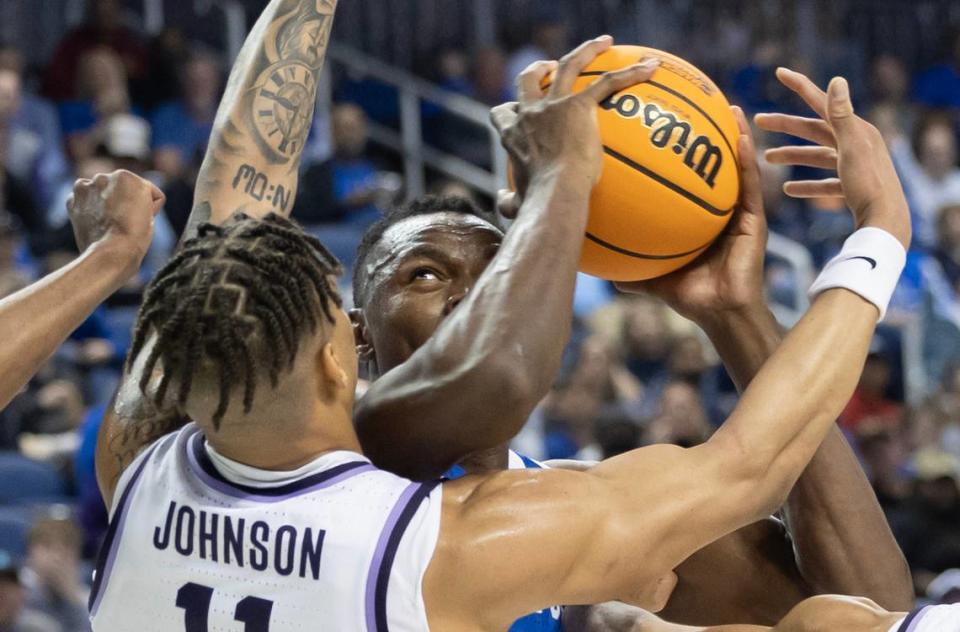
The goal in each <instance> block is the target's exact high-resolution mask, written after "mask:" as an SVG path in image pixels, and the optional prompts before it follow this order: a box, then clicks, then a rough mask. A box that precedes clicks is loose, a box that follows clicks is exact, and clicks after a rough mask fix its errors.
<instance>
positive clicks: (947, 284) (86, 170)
mask: <svg viewBox="0 0 960 632" xmlns="http://www.w3.org/2000/svg"><path fill="white" fill-rule="evenodd" d="M735 26H736V25H732V26H731V27H730V29H731V30H730V31H729V32H728V33H726V35H724V36H723V37H721V41H722V42H725V43H726V44H725V45H726V46H727V48H735V47H734V46H733V45H732V44H731V43H730V42H739V47H740V48H738V50H740V54H739V55H735V56H732V57H731V62H730V64H728V65H727V66H722V65H721V66H718V68H720V70H721V71H722V72H719V74H717V75H716V76H715V78H716V79H717V80H718V82H719V83H720V84H721V86H722V87H723V88H724V90H725V91H726V93H727V94H728V96H729V97H730V99H731V101H733V102H736V103H739V104H740V105H742V106H743V107H744V108H745V109H746V110H747V111H748V112H750V113H754V112H758V111H770V110H776V111H787V112H800V111H801V109H800V107H799V104H798V103H797V102H795V101H794V100H792V99H790V98H788V97H787V95H786V93H785V91H783V90H782V89H780V88H778V86H777V84H776V83H775V82H773V81H771V77H772V69H773V68H775V67H776V66H778V65H781V64H788V63H789V64H790V65H792V66H793V67H797V68H798V69H801V70H807V71H810V72H812V73H813V74H814V75H815V76H816V75H817V71H818V70H820V69H818V68H812V67H809V66H810V63H809V62H808V61H806V60H804V59H802V58H797V57H795V56H793V55H792V54H791V51H790V50H789V47H787V46H785V45H783V44H782V43H779V42H777V41H775V40H771V39H770V38H766V37H761V36H759V35H757V36H754V35H752V34H750V33H747V34H739V35H738V32H736V29H735V28H734V27H735ZM938 36H942V37H943V38H944V42H945V45H944V47H943V54H942V55H941V57H940V61H939V62H937V63H936V64H933V65H927V66H925V67H919V68H912V67H910V66H909V64H908V63H906V61H905V60H903V59H901V58H900V57H898V56H897V55H896V54H895V53H883V54H878V55H877V56H876V57H875V58H873V59H872V60H870V61H869V68H870V71H869V74H868V76H866V77H860V78H859V79H860V81H859V82H858V83H859V84H861V85H862V86H863V87H864V89H862V90H860V91H859V96H860V97H861V99H860V101H859V103H858V104H857V105H858V107H859V109H860V111H861V112H864V113H868V115H869V117H870V119H871V120H872V121H873V122H874V123H875V124H876V125H877V127H879V128H880V129H881V131H882V132H883V134H884V136H885V138H886V139H887V142H888V143H889V146H890V148H891V150H892V153H893V155H894V158H895V160H896V166H897V168H898V170H899V172H900V174H901V176H902V179H903V183H904V185H905V188H906V192H907V195H908V198H909V201H910V204H911V209H912V212H913V215H914V218H915V245H914V248H913V249H912V251H911V252H910V255H909V261H908V267H907V271H906V273H905V274H904V279H903V281H902V283H901V286H900V288H899V289H898V292H897V294H896V297H895V300H894V304H893V306H892V308H891V311H890V315H889V316H888V323H889V324H888V326H886V327H884V328H882V329H881V331H880V332H879V333H878V336H877V338H876V340H875V341H874V345H873V348H872V350H871V353H870V356H869V358H868V360H867V364H866V367H865V369H864V372H863V375H862V377H861V380H860V385H859V387H858V388H857V391H856V394H855V395H854V397H853V399H852V400H851V402H850V404H849V405H848V407H847V409H846V410H845V411H844V413H843V415H842V417H841V419H840V420H839V423H840V425H841V427H842V428H843V430H844V432H845V433H847V435H848V437H849V438H850V440H851V442H852V444H853V445H854V446H855V448H856V449H857V451H858V453H859V455H860V457H861V459H862V462H863V464H864V466H865V469H866V470H867V472H868V475H869V477H870V479H871V481H872V482H873V484H874V487H875V489H876V490H877V493H878V495H879V497H880V500H881V503H882V505H883V507H884V509H885V510H886V511H887V515H888V517H889V519H890V522H891V525H892V526H893V528H894V531H895V533H896V535H897V537H898V539H899V541H900V543H901V545H902V547H903V549H904V552H905V553H906V555H907V558H908V560H909V562H910V564H911V567H912V568H913V570H914V577H915V580H916V588H917V594H918V597H919V598H921V599H928V600H931V601H950V600H960V570H951V569H960V302H958V292H960V155H958V146H957V143H958V140H960V137H958V129H960V30H957V31H950V30H949V28H948V25H944V29H943V33H941V34H938ZM718 37H719V35H718ZM510 40H511V41H505V42H504V44H503V46H483V47H479V48H477V49H474V50H468V49H467V48H460V47H456V46H444V47H443V48H442V49H441V50H437V51H434V54H433V55H431V57H430V59H431V60H432V62H431V63H430V64H428V65H426V66H425V67H423V68H421V74H422V75H423V76H424V78H426V79H428V80H430V81H432V82H434V83H435V84H437V85H439V86H440V87H441V88H443V89H444V90H447V91H450V92H452V93H456V94H460V95H464V96H467V97H470V98H472V99H475V100H477V101H479V102H481V103H483V104H486V105H493V104H497V103H499V102H502V101H504V100H508V99H511V98H512V96H513V82H512V77H514V76H515V75H516V74H517V73H518V72H519V71H520V70H521V69H522V68H523V67H524V66H526V65H527V64H528V63H529V62H531V61H533V60H536V59H541V58H556V57H558V56H559V55H561V54H562V53H563V52H565V50H567V49H568V48H569V47H570V46H571V44H573V43H574V42H573V33H572V30H571V26H570V23H569V18H568V17H567V16H565V15H564V14H563V13H562V12H560V11H557V10H549V11H544V12H542V13H540V14H538V15H537V16H535V19H533V20H532V22H531V24H530V25H529V28H528V29H526V30H525V31H524V37H522V38H517V37H512V38H510ZM514 40H515V41H514ZM722 48H723V47H721V49H722ZM228 62H229V60H228V59H226V56H225V54H224V53H223V51H220V50H216V49H211V48H207V47H206V46H205V45H201V44H197V43H195V42H193V41H191V40H189V39H188V38H187V36H186V35H185V34H184V32H183V31H182V30H178V29H176V28H168V29H166V30H164V31H162V32H161V33H159V34H157V35H154V36H147V35H145V34H144V33H142V32H140V31H139V30H137V29H135V28H133V27H131V26H129V25H128V23H127V21H126V20H125V14H124V12H123V7H122V3H121V2H120V1H119V0H89V1H88V7H87V13H86V18H85V20H84V22H83V23H81V24H80V25H78V26H76V27H75V28H73V29H72V30H70V31H68V32H66V33H64V35H63V37H62V40H61V41H60V43H59V45H58V46H57V47H56V50H55V52H54V53H53V55H52V56H51V57H50V59H48V60H46V61H45V63H44V64H43V65H41V66H38V65H36V64H30V63H27V61H26V58H25V55H24V52H23V51H22V50H18V49H17V48H15V47H13V46H10V45H4V44H3V43H2V42H0V298H2V297H4V296H8V295H9V294H11V293H13V292H15V291H17V290H18V289H21V288H23V287H25V286H26V285H27V284H29V283H30V282H31V281H33V280H36V279H37V278H39V277H40V276H42V275H43V274H46V273H48V272H50V271H53V270H55V269H57V268H58V267H60V266H62V265H63V264H64V263H65V262H67V261H69V260H70V258H71V257H73V256H74V255H75V249H74V248H75V247H74V245H73V239H72V233H71V229H70V226H69V222H68V219H67V214H66V209H65V202H66V198H67V196H68V195H69V193H70V190H71V185H72V182H73V180H74V179H75V178H79V177H88V176H91V175H92V174H94V173H97V172H105V171H111V170H114V169H117V168H125V169H130V170H132V171H134V172H136V173H139V174H141V175H145V176H146V177H148V178H149V179H151V180H152V181H154V182H155V183H156V184H158V185H159V186H161V188H163V190H164V191H165V192H166V194H167V199H168V202H167V206H166V208H165V209H164V211H163V213H162V214H161V216H160V217H159V218H158V221H157V230H156V239H155V243H154V246H153V249H152V251H151V253H150V255H149V256H148V258H147V260H146V262H145V264H144V266H143V269H142V270H141V274H140V275H139V277H138V278H137V279H136V280H135V281H134V282H132V283H131V284H130V285H129V287H127V288H125V289H124V290H123V291H121V292H119V293H118V294H117V295H115V296H114V297H112V298H111V299H110V301H108V302H107V303H106V304H105V305H103V306H102V307H101V308H100V309H99V310H98V311H97V312H96V313H95V314H94V315H93V316H92V317H91V318H90V319H89V320H88V321H87V322H86V323H85V324H84V325H83V326H82V327H81V328H80V329H79V330H78V331H77V332H76V333H75V334H74V335H73V337H72V339H71V340H70V341H69V342H68V343H67V344H66V345H64V347H63V348H62V349H61V350H60V352H59V353H58V354H57V355H56V357H55V358H54V359H53V360H52V361H51V362H50V363H49V365H48V366H47V367H45V369H44V370H43V371H41V372H40V374H38V375H37V376H36V378H35V379H34V380H33V381H32V382H31V384H30V385H29V387H28V388H26V389H25V390H24V391H23V392H22V393H21V394H20V395H19V396H18V397H17V398H16V400H15V401H14V402H13V403H12V404H11V405H10V406H9V407H8V408H7V409H6V410H4V411H2V412H0V481H3V482H2V484H0V630H3V631H6V630H16V631H18V632H22V631H34V632H45V631H50V632H55V631H58V630H61V631H73V630H84V629H87V624H86V617H85V609H86V604H85V599H86V594H87V592H88V581H89V577H90V569H91V562H90V560H91V558H92V556H93V554H94V553H95V552H96V549H97V546H98V543H99V541H100V539H101V538H102V535H103V532H104V529H105V527H106V512H105V510H104V508H103V506H102V501H101V500H100V496H99V493H98V491H97V487H96V478H95V474H94V446H95V442H96V435H97V431H98V429H99V422H100V419H101V418H102V415H103V412H104V410H105V407H106V406H107V405H108V402H109V399H110V397H111V395H112V393H113V390H114V388H115V387H116V384H117V380H118V377H119V373H120V370H121V366H122V361H123V358H124V357H125V353H126V348H127V346H128V344H129V338H130V329H131V326H132V323H133V320H134V318H135V314H136V308H137V305H138V304H139V301H140V298H141V291H142V288H143V286H144V284H145V283H146V282H147V281H149V279H150V277H151V275H152V274H153V272H154V271H155V270H156V269H157V267H158V266H159V265H161V264H162V263H163V262H164V261H165V260H166V258H167V257H168V256H169V254H170V252H171V251H172V249H173V248H174V247H175V245H176V242H177V240H178V239H179V236H180V234H181V233H182V231H183V229H184V227H185V225H186V221H187V217H188V215H189V213H190V209H191V205H192V193H193V188H194V184H195V181H196V177H197V171H198V168H199V163H200V160H201V159H202V156H203V151H204V149H205V146H206V142H207V140H208V137H209V135H210V133H211V130H212V124H213V119H214V115H215V112H216V107H217V103H218V101H219V98H220V94H221V92H222V89H223V86H224V83H225V76H226V71H227V69H228ZM711 69H712V70H715V69H714V68H713V66H711ZM820 79H823V77H820ZM324 81H325V82H326V84H327V89H325V90H321V93H322V98H321V102H320V103H319V104H318V115H317V117H316V122H315V124H314V129H313V133H312V135H311V140H310V143H309V145H308V147H307V149H306V152H305V158H304V165H303V171H304V178H303V181H302V186H301V190H300V192H299V194H298V199H297V203H296V208H295V211H294V217H296V218H298V219H299V220H300V221H301V222H302V223H304V224H305V225H307V226H308V228H309V230H311V231H312V232H314V233H315V234H317V235H318V236H320V237H321V239H323V240H324V242H325V243H327V244H328V245H329V246H330V247H331V249H332V250H333V251H334V253H335V254H337V256H339V257H340V258H341V259H343V260H344V262H345V263H347V264H349V262H350V261H352V259H353V254H354V249H355V247H356V245H357V243H358V241H359V235H360V233H361V232H362V231H363V229H364V228H365V227H366V226H368V225H369V224H370V223H371V222H372V221H374V220H375V219H376V218H377V217H378V216H379V215H380V213H381V212H382V210H383V209H384V208H386V207H388V206H389V205H391V204H394V203H396V202H397V201H399V200H400V199H402V196H403V180H402V178H401V177H400V176H399V175H398V173H399V172H400V171H402V165H403V162H402V156H398V155H396V154H395V153H392V152H391V151H390V150H389V149H387V148H386V147H381V146H379V145H377V144H375V143H373V142H371V140H370V130H371V126H385V127H391V126H392V127H396V126H397V125H398V122H399V118H400V112H399V103H398V98H397V94H396V92H395V91H394V90H393V89H392V88H391V87H390V86H387V85H384V84H381V83H378V82H376V81H373V80H370V79H366V78H363V77H357V76H353V75H350V74H348V73H339V74H338V73H327V76H325V78H324ZM421 117H422V129H423V130H424V135H425V139H426V140H427V141H428V142H429V143H430V144H431V145H433V146H435V147H437V148H439V149H441V150H443V151H446V152H449V153H452V154H454V155H456V156H459V157H461V158H462V159H464V160H467V161H468V162H472V163H474V164H476V165H478V166H487V165H488V163H489V161H490V149H489V142H490V141H489V136H488V133H487V131H486V130H485V129H484V128H480V127H477V126H475V125H473V124H470V123H465V122H464V121H462V120H460V119H458V118H456V117H452V116H450V115H449V114H447V113H446V112H445V111H444V110H443V109H442V108H441V107H439V106H434V105H432V104H425V105H424V106H423V108H422V110H421ZM776 140H777V139H764V138H760V139H759V141H760V143H761V144H769V143H773V142H776ZM761 166H762V172H763V177H764V196H765V201H766V208H767V212H768V215H769V220H770V225H771V228H772V230H774V231H776V232H778V233H780V234H781V235H784V236H786V237H788V238H789V239H791V240H794V241H795V242H798V243H800V244H802V245H803V246H805V247H806V248H807V249H808V251H809V253H810V256H811V257H812V259H813V261H814V262H815V263H816V264H817V265H821V264H822V263H823V262H825V261H826V260H827V259H829V257H831V256H832V255H833V254H834V253H835V252H836V251H837V250H838V249H839V247H840V245H841V244H842V241H843V239H844V238H845V236H846V235H848V234H849V232H850V230H851V226H850V220H849V218H848V215H847V214H845V213H838V212H836V211H837V210H838V209H836V208H831V207H830V205H829V204H827V203H824V202H822V201H819V200H809V201H797V200H791V199H788V198H786V197H785V196H784V195H783V194H782V191H781V185H782V183H783V182H784V181H785V180H787V179H788V178H794V177H798V176H800V177H805V176H804V174H802V173H791V172H788V171H786V170H785V169H783V168H782V167H780V166H777V165H772V164H762V165H761ZM428 187H429V189H430V190H431V192H436V193H443V194H450V195H461V196H466V197H470V198H472V199H474V200H475V201H477V202H478V203H480V204H487V205H489V204H491V200H490V199H488V198H487V197H486V196H485V195H484V194H483V193H482V192H477V191H473V190H471V189H470V188H469V187H467V186H466V185H464V184H462V183H459V182H456V181H452V180H449V179H445V178H443V177H440V176H439V174H430V177H429V179H428ZM344 278H345V279H346V278H349V275H346V276H345V277H344ZM796 283H797V279H796V278H795V276H794V275H793V274H792V273H791V271H790V269H789V268H788V267H787V266H785V265H784V264H783V262H781V261H779V260H778V259H777V257H776V256H775V255H774V256H772V257H771V259H770V262H769V266H768V290H769V295H770V298H771V300H772V301H774V302H781V303H784V304H786V305H788V306H789V304H790V301H791V300H792V299H791V298H790V297H791V296H794V295H795V291H796V289H797V288H796V287H795V286H796ZM344 292H345V294H349V288H347V287H344ZM575 311H576V313H577V321H576V324H575V327H574V336H573V339H572V340H571V343H570V345H569V347H568V351H567V354H566V357H565V361H564V368H563V370H562V373H561V376H560V378H559V379H558V381H557V382H556V384H555V386H554V388H553V389H552V391H551V393H550V394H549V396H548V397H547V398H546V399H545V400H544V402H543V403H542V405H541V406H540V407H539V408H538V410H537V411H536V412H535V414H534V415H533V417H532V418H531V420H530V422H529V424H528V425H527V427H526V428H525V430H524V431H523V433H522V434H521V435H520V436H519V437H518V438H517V440H516V444H515V447H516V448H517V449H518V450H519V451H521V452H523V453H525V454H528V455H529V456H531V457H534V458H540V459H548V458H585V459H600V458H605V457H608V456H612V455H615V454H618V453H620V452H623V451H625V450H629V449H631V448H634V447H638V446H641V445H645V444H649V443H661V442H669V443H676V444H680V445H685V446H690V445H695V444H697V443H700V442H702V441H704V440H705V439H706V438H707V437H708V436H709V435H710V433H711V432H712V431H713V430H714V429H715V428H716V427H717V425H718V424H720V423H721V422H722V421H723V419H724V418H725V417H726V415H727V414H728V413H729V412H730V411H731V410H732V408H733V406H734V404H735V402H736V399H737V394H736V390H735V388H734V386H733V384H732V382H731V381H730V379H729V377H728V376H727V374H726V372H725V371H724V370H723V368H722V366H721V365H720V363H719V361H718V358H717V357H716V354H715V352H714V351H713V349H712V348H711V346H710V344H709V342H708V341H707V340H706V338H705V336H704V335H703V333H702V332H700V331H699V330H697V329H696V328H695V327H694V326H693V325H692V324H691V323H689V322H688V321H686V320H683V319H682V318H680V317H678V316H676V315H675V314H673V313H671V312H670V311H669V310H667V309H666V308H665V307H664V306H663V305H662V304H660V303H658V302H655V301H653V300H651V299H647V298H644V297H636V296H630V297H625V296H618V295H617V294H616V293H615V291H614V290H613V288H612V287H611V286H610V285H609V284H606V283H604V282H602V281H599V280H596V279H592V278H588V277H582V278H581V279H580V282H579V283H578V289H577V296H576V308H575ZM917 322H919V323H921V325H922V329H921V331H923V332H924V348H923V353H922V354H921V355H920V357H919V358H918V359H917V360H916V361H918V362H922V364H923V366H922V367H921V368H922V371H923V373H924V374H925V375H927V376H929V378H930V383H931V388H930V389H928V390H929V392H924V393H910V392H908V389H907V388H906V385H905V382H906V380H905V378H904V376H905V373H906V371H907V369H908V368H909V367H907V366H905V364H904V360H903V358H904V353H903V344H904V342H903V338H904V337H903V334H902V327H903V326H904V325H905V324H907V323H917ZM771 414H775V411H771Z"/></svg>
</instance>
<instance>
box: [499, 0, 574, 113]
mask: <svg viewBox="0 0 960 632" xmlns="http://www.w3.org/2000/svg"><path fill="white" fill-rule="evenodd" d="M537 11H538V13H537V15H536V16H534V19H533V25H532V26H531V29H530V39H529V44H526V45H525V46H523V47H521V48H519V49H517V50H516V51H514V52H513V54H512V55H510V57H509V59H508V60H507V66H506V73H507V86H506V88H507V89H508V90H509V91H510V95H511V100H512V99H515V98H516V85H515V80H516V78H517V77H519V76H520V73H521V72H523V71H524V69H525V68H526V67H527V66H529V65H530V64H532V63H533V62H535V61H540V60H541V59H560V57H561V56H562V55H563V54H564V52H565V51H567V50H568V49H569V46H568V40H569V37H570V33H569V29H568V28H567V23H566V21H565V20H564V19H563V16H562V15H561V14H560V10H559V9H558V8H556V6H555V5H554V4H553V3H542V4H540V5H539V6H538V8H537Z"/></svg>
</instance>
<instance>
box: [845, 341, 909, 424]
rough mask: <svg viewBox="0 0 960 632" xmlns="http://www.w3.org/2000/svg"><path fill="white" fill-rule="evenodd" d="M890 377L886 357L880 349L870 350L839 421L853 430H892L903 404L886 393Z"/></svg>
mask: <svg viewBox="0 0 960 632" xmlns="http://www.w3.org/2000/svg"><path fill="white" fill-rule="evenodd" d="M891 378H892V369H891V367H890V361H889V360H888V359H887V358H886V356H884V355H883V353H880V352H879V351H871V353H870V354H869V355H867V361H866V363H865V364H864V366H863V373H862V374H861V375H860V382H859V384H857V388H856V390H855V391H854V392H853V397H851V398H850V402H849V403H848V404H847V407H846V408H845V409H844V411H843V413H842V414H841V415H840V425H841V426H842V427H843V428H844V429H846V430H848V431H850V432H853V433H857V434H874V433H877V432H882V431H884V430H890V431H892V430H896V429H897V428H898V427H899V426H900V423H901V421H902V419H903V408H902V407H901V406H900V404H898V403H897V402H895V401H893V400H892V399H890V397H889V396H888V395H887V389H888V388H889V387H890V380H891Z"/></svg>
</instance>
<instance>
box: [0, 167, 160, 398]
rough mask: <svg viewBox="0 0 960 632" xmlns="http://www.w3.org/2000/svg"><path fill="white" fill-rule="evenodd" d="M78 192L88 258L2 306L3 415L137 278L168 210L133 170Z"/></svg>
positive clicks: (81, 184) (82, 184) (80, 236)
mask: <svg viewBox="0 0 960 632" xmlns="http://www.w3.org/2000/svg"><path fill="white" fill-rule="evenodd" d="M73 191H74V192H73V197H72V198H71V200H70V202H69V203H68V210H69V211H70V221H71V222H72V223H73V227H74V234H75V236H76V238H77V245H78V246H79V248H80V251H81V253H82V254H81V255H80V256H79V257H78V258H77V259H75V260H73V261H72V262H70V263H69V264H67V265H66V266H64V267H63V268H61V269H60V270H58V271H56V272H54V273H52V274H50V275H49V276H47V277H45V278H43V279H41V280H40V281H38V282H37V283H34V284H33V285H31V286H29V287H27V288H25V289H23V290H21V291H19V292H17V293H16V294H13V295H11V296H8V297H7V298H5V299H3V300H2V301H0V332H3V333H2V335H3V339H4V344H3V346H2V347H0V367H3V371H2V373H0V409H2V408H4V407H6V405H7V404H9V403H10V400H12V399H13V398H14V397H15V396H16V394H17V393H18V392H19V391H20V389H21V388H23V387H24V385H25V384H27V382H29V381H30V378H32V377H33V375H34V374H35V373H36V372H37V370H38V369H39V368H40V366H41V365H43V363H44V362H46V361H47V360H48V359H49V358H50V356H51V355H53V353H54V351H56V350H57V347H59V346H60V345H61V344H62V343H63V341H64V340H66V338H67V336H69V335H70V333H71V332H72V331H73V330H74V329H76V328H77V327H79V326H80V324H81V323H83V321H84V320H86V318H87V317H88V316H89V315H90V314H91V313H92V312H93V310H94V309H96V307H97V306H98V305H99V304H100V303H102V302H103V301H104V300H106V299H107V297H109V296H110V295H111V294H113V293H114V292H115V291H116V290H118V289H120V287H121V286H122V285H123V284H124V283H126V282H127V280H129V278H130V277H131V276H133V275H134V274H135V273H136V271H137V269H138V268H139V266H140V262H141V261H142V260H143V257H144V255H145V254H146V252H147V248H149V247H150V240H151V238H152V236H153V217H154V215H156V213H157V212H158V211H159V210H160V207H161V206H163V194H162V193H161V192H160V190H159V189H157V188H156V187H155V186H153V185H152V184H150V183H149V182H147V181H146V180H143V179H142V178H139V177H137V176H135V175H133V174H132V173H130V172H128V171H117V172H115V173H112V174H110V175H104V174H101V175H98V176H97V177H95V178H94V179H93V180H78V181H77V183H76V185H74V189H73Z"/></svg>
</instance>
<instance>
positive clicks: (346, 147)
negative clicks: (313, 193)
mask: <svg viewBox="0 0 960 632" xmlns="http://www.w3.org/2000/svg"><path fill="white" fill-rule="evenodd" d="M332 125H333V159H332V161H331V165H330V166H331V173H332V177H333V194H334V197H335V200H334V205H335V216H337V217H341V218H344V219H345V220H346V221H348V222H351V223H355V224H364V223H367V222H372V221H375V220H376V218H377V217H379V215H380V206H381V205H383V204H384V202H385V200H384V196H385V195H387V196H389V195H390V193H391V191H389V190H388V189H387V188H386V187H384V182H383V180H382V179H381V177H380V171H379V170H378V169H377V166H376V165H375V164H374V163H373V161H372V160H371V159H370V158H369V157H368V155H367V141H368V138H369V136H368V134H369V132H368V129H367V117H366V115H365V114H364V113H363V110H361V109H360V108H359V107H357V106H356V105H353V104H352V103H342V104H339V105H337V106H335V107H334V109H333V115H332ZM392 193H396V191H395V190H394V191H393V192H392Z"/></svg>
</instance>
